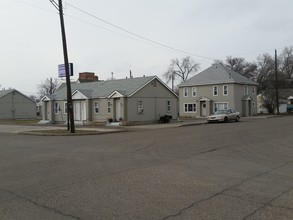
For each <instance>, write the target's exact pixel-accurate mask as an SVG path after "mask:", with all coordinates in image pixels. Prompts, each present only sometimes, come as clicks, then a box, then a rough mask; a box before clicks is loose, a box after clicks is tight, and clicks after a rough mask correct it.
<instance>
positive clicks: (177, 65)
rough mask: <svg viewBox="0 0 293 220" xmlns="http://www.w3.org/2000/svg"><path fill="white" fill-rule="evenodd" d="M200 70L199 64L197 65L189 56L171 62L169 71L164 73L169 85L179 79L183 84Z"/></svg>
mask: <svg viewBox="0 0 293 220" xmlns="http://www.w3.org/2000/svg"><path fill="white" fill-rule="evenodd" d="M199 68H200V64H199V63H195V62H194V61H193V60H192V59H191V58H190V57H189V56H187V57H184V58H183V59H181V60H179V59H178V58H176V59H173V60H171V63H170V65H169V68H168V71H167V72H165V73H164V77H165V78H166V79H167V83H169V82H170V81H172V80H175V79H177V78H179V79H180V80H181V82H185V81H186V80H187V79H188V78H189V77H190V76H191V75H192V74H193V73H195V72H197V71H198V70H199Z"/></svg>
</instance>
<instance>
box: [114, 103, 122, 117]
mask: <svg viewBox="0 0 293 220" xmlns="http://www.w3.org/2000/svg"><path fill="white" fill-rule="evenodd" d="M115 107H116V120H117V121H118V120H119V119H120V118H121V101H120V99H117V100H115Z"/></svg>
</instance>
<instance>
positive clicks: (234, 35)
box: [0, 0, 293, 95]
mask: <svg viewBox="0 0 293 220" xmlns="http://www.w3.org/2000/svg"><path fill="white" fill-rule="evenodd" d="M56 1H57V2H58V0H56ZM66 3H67V4H66ZM64 4H65V9H64V14H65V25H66V35H67V46H68V54H69V61H70V62H72V63H73V64H74V76H73V77H72V79H74V80H76V79H77V78H78V73H79V72H86V71H89V72H95V73H96V74H97V75H98V76H99V79H101V80H107V79H110V78H111V72H113V73H114V78H116V79H120V78H125V77H126V76H129V70H131V71H132V74H133V75H134V77H139V76H143V75H157V76H158V77H160V78H161V79H162V80H163V81H165V80H164V79H163V78H162V75H163V73H164V72H165V71H166V70H167V68H168V66H169V64H170V60H171V59H174V58H183V57H185V56H188V55H190V56H191V57H192V59H193V60H194V61H195V62H198V63H200V64H201V70H203V69H205V68H207V67H209V66H210V65H211V64H212V63H213V60H214V59H223V60H224V59H225V57H226V56H237V57H244V58H245V59H246V60H247V61H253V60H255V59H256V57H257V56H258V55H259V54H262V53H265V52H268V53H270V54H272V55H273V54H274V49H275V48H276V49H278V50H279V51H281V50H282V49H283V48H284V47H285V46H293V42H292V41H293V22H292V21H293V12H292V10H293V1H292V0H123V1H121V0H107V1H103V0H83V1H80V0H66V1H64ZM89 14H90V15H92V16H89ZM98 18H99V19H102V20H104V21H106V22H109V23H111V24H113V25H116V26H118V27H120V28H122V29H125V30H127V31H129V32H132V33H134V34H136V35H140V36H142V37H143V38H147V39H149V40H151V41H155V42H158V43H160V44H161V45H166V46H168V47H171V48H175V49H177V50H172V49H170V48H168V47H163V46H160V45H159V44H155V43H152V42H151V41H147V40H145V39H143V38H139V37H137V36H135V35H131V34H129V33H127V32H124V31H122V30H121V29H117V28H115V27H114V26H111V25H109V24H107V23H105V22H102V21H101V20H99V19H98ZM0 28H1V38H0V39H1V41H0V56H1V57H0V60H1V61H0V63H1V64H0V71H1V80H0V85H1V89H3V88H15V89H17V90H19V91H21V92H23V93H25V94H27V95H37V85H38V84H40V83H41V82H42V81H44V80H45V79H47V78H50V77H52V78H57V77H58V68H57V66H58V64H61V63H63V62H64V61H63V51H62V41H61V32H60V22H59V15H58V13H57V10H56V9H55V8H54V7H53V5H52V4H51V3H50V1H49V0H7V1H3V0H2V1H1V2H0ZM180 51H182V52H180ZM183 51H185V52H186V53H183ZM202 57H205V58H202Z"/></svg>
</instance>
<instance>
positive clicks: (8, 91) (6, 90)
mask: <svg viewBox="0 0 293 220" xmlns="http://www.w3.org/2000/svg"><path fill="white" fill-rule="evenodd" d="M11 92H17V93H18V94H20V95H22V96H23V97H25V98H26V99H28V100H30V101H32V102H34V103H36V101H35V100H33V99H31V98H30V97H28V96H27V95H25V94H23V93H21V92H20V91H18V90H16V89H4V90H0V98H2V97H4V96H6V95H8V94H9V93H11Z"/></svg>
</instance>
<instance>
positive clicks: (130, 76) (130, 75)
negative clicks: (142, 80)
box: [129, 70, 133, 79]
mask: <svg viewBox="0 0 293 220" xmlns="http://www.w3.org/2000/svg"><path fill="white" fill-rule="evenodd" d="M129 78H130V79H131V78H133V76H132V73H131V70H130V71H129Z"/></svg>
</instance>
